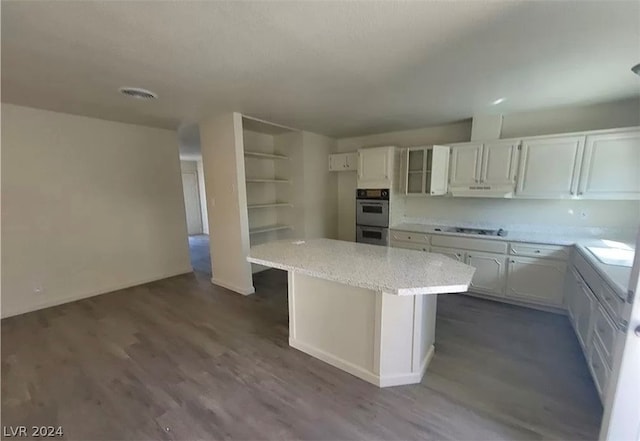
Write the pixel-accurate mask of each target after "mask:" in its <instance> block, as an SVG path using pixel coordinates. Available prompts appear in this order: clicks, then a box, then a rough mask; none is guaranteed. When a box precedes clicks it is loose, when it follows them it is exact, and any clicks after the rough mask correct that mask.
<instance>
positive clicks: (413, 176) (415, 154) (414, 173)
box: [407, 148, 425, 194]
mask: <svg viewBox="0 0 640 441" xmlns="http://www.w3.org/2000/svg"><path fill="white" fill-rule="evenodd" d="M424 159H425V149H423V148H409V149H408V151H407V194H423V193H424V186H425V182H424V178H425V176H424V171H425V160H424Z"/></svg>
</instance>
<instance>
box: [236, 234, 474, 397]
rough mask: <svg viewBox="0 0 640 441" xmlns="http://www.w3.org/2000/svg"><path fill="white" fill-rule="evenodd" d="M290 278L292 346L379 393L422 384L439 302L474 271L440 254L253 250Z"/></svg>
mask: <svg viewBox="0 0 640 441" xmlns="http://www.w3.org/2000/svg"><path fill="white" fill-rule="evenodd" d="M247 260H248V261H249V262H251V263H257V264H259V265H264V266H269V267H272V268H278V269H282V270H285V271H288V273H289V344H290V345H291V346H293V347H294V348H296V349H299V350H301V351H302V352H306V353H307V354H309V355H311V356H313V357H315V358H319V359H320V360H322V361H324V362H326V363H329V364H331V365H333V366H335V367H337V368H338V369H342V370H344V371H347V372H349V373H350V374H353V375H355V376H356V377H359V378H362V379H363V380H365V381H368V382H369V383H373V384H375V385H377V386H380V387H386V386H399V385H401V384H414V383H419V382H420V381H421V380H422V377H423V375H424V373H425V371H426V370H427V366H428V365H429V361H430V360H431V357H433V352H434V349H433V343H434V339H435V327H436V302H437V298H438V297H437V295H436V294H445V293H456V292H464V291H466V290H467V289H468V287H469V283H470V282H471V278H472V276H473V272H474V269H473V268H472V267H470V266H469V265H465V264H464V263H461V262H458V261H456V260H453V259H450V258H448V257H445V256H443V255H441V254H432V253H424V252H419V251H413V250H403V249H399V248H389V247H381V246H376V245H367V244H361V243H353V242H342V241H337V240H330V239H312V240H308V241H277V242H269V243H266V244H262V245H257V246H255V247H252V248H251V250H250V253H249V257H248V258H247Z"/></svg>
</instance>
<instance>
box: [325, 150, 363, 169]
mask: <svg viewBox="0 0 640 441" xmlns="http://www.w3.org/2000/svg"><path fill="white" fill-rule="evenodd" d="M357 168H358V154H357V153H356V152H353V153H334V154H332V155H329V171H354V170H357Z"/></svg>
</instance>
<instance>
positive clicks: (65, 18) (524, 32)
mask: <svg viewBox="0 0 640 441" xmlns="http://www.w3.org/2000/svg"><path fill="white" fill-rule="evenodd" d="M1 32H2V100H3V101H5V102H10V103H15V104H21V105H27V106H33V107H38V108H44V109H51V110H56V111H62V112H68V113H74V114H82V115H87V116H94V117H99V118H105V119H110V120H117V121H124V122H131V123H137V124H144V125H151V126H158V127H166V128H172V129H176V128H182V130H183V131H184V130H188V129H189V128H193V127H194V123H196V122H197V121H199V120H200V119H201V118H203V117H205V116H207V115H211V114H215V113H218V112H225V111H232V110H233V111H239V112H242V113H244V114H247V115H252V116H255V117H258V118H262V119H265V120H269V121H274V122H277V123H280V124H283V125H286V126H290V127H295V128H299V129H304V130H310V131H314V132H318V133H323V134H326V135H331V136H336V137H342V136H348V135H361V134H368V133H377V132H383V131H391V130H403V129H409V128H415V127H425V126H430V125H437V124H442V123H447V122H452V121H458V120H461V119H465V118H469V117H471V116H472V115H474V114H478V113H487V112H501V113H510V112H518V111H526V110H533V109H541V108H548V107H557V106H564V105H578V104H589V103H594V102H600V101H609V100H614V99H621V98H625V97H632V96H637V95H638V94H639V92H640V77H638V76H635V75H634V74H633V73H631V71H630V68H631V66H632V65H634V64H636V63H638V62H640V2H637V1H630V2H611V1H601V2H597V1H596V2H579V1H574V0H571V1H567V2H562V1H553V2H550V1H531V2H514V1H508V2H500V1H494V2H486V1H468V2H465V1H455V2H454V1H449V2H444V1H441V2H427V1H423V2H400V1H387V2H347V1H345V2H313V1H308V2H302V1H300V2H141V1H129V2H108V1H93V2H66V1H48V0H47V1H42V2H39V1H29V2H26V1H15V2H14V1H3V2H2V28H1ZM121 86H138V87H144V88H147V89H150V90H152V91H154V92H156V93H157V94H158V95H159V99H158V100H157V101H154V102H146V101H136V100H132V99H130V98H126V97H124V96H121V95H119V94H118V92H117V89H118V88H119V87H121ZM501 97H505V98H506V100H505V101H504V103H502V104H500V105H498V106H492V105H491V104H490V103H491V102H492V101H494V100H496V99H498V98H501Z"/></svg>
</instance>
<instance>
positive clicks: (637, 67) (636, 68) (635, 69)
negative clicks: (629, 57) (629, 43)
mask: <svg viewBox="0 0 640 441" xmlns="http://www.w3.org/2000/svg"><path fill="white" fill-rule="evenodd" d="M631 70H632V71H633V73H634V74H636V75H640V63H638V64H636V65H635V66H633V67H632V68H631Z"/></svg>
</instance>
